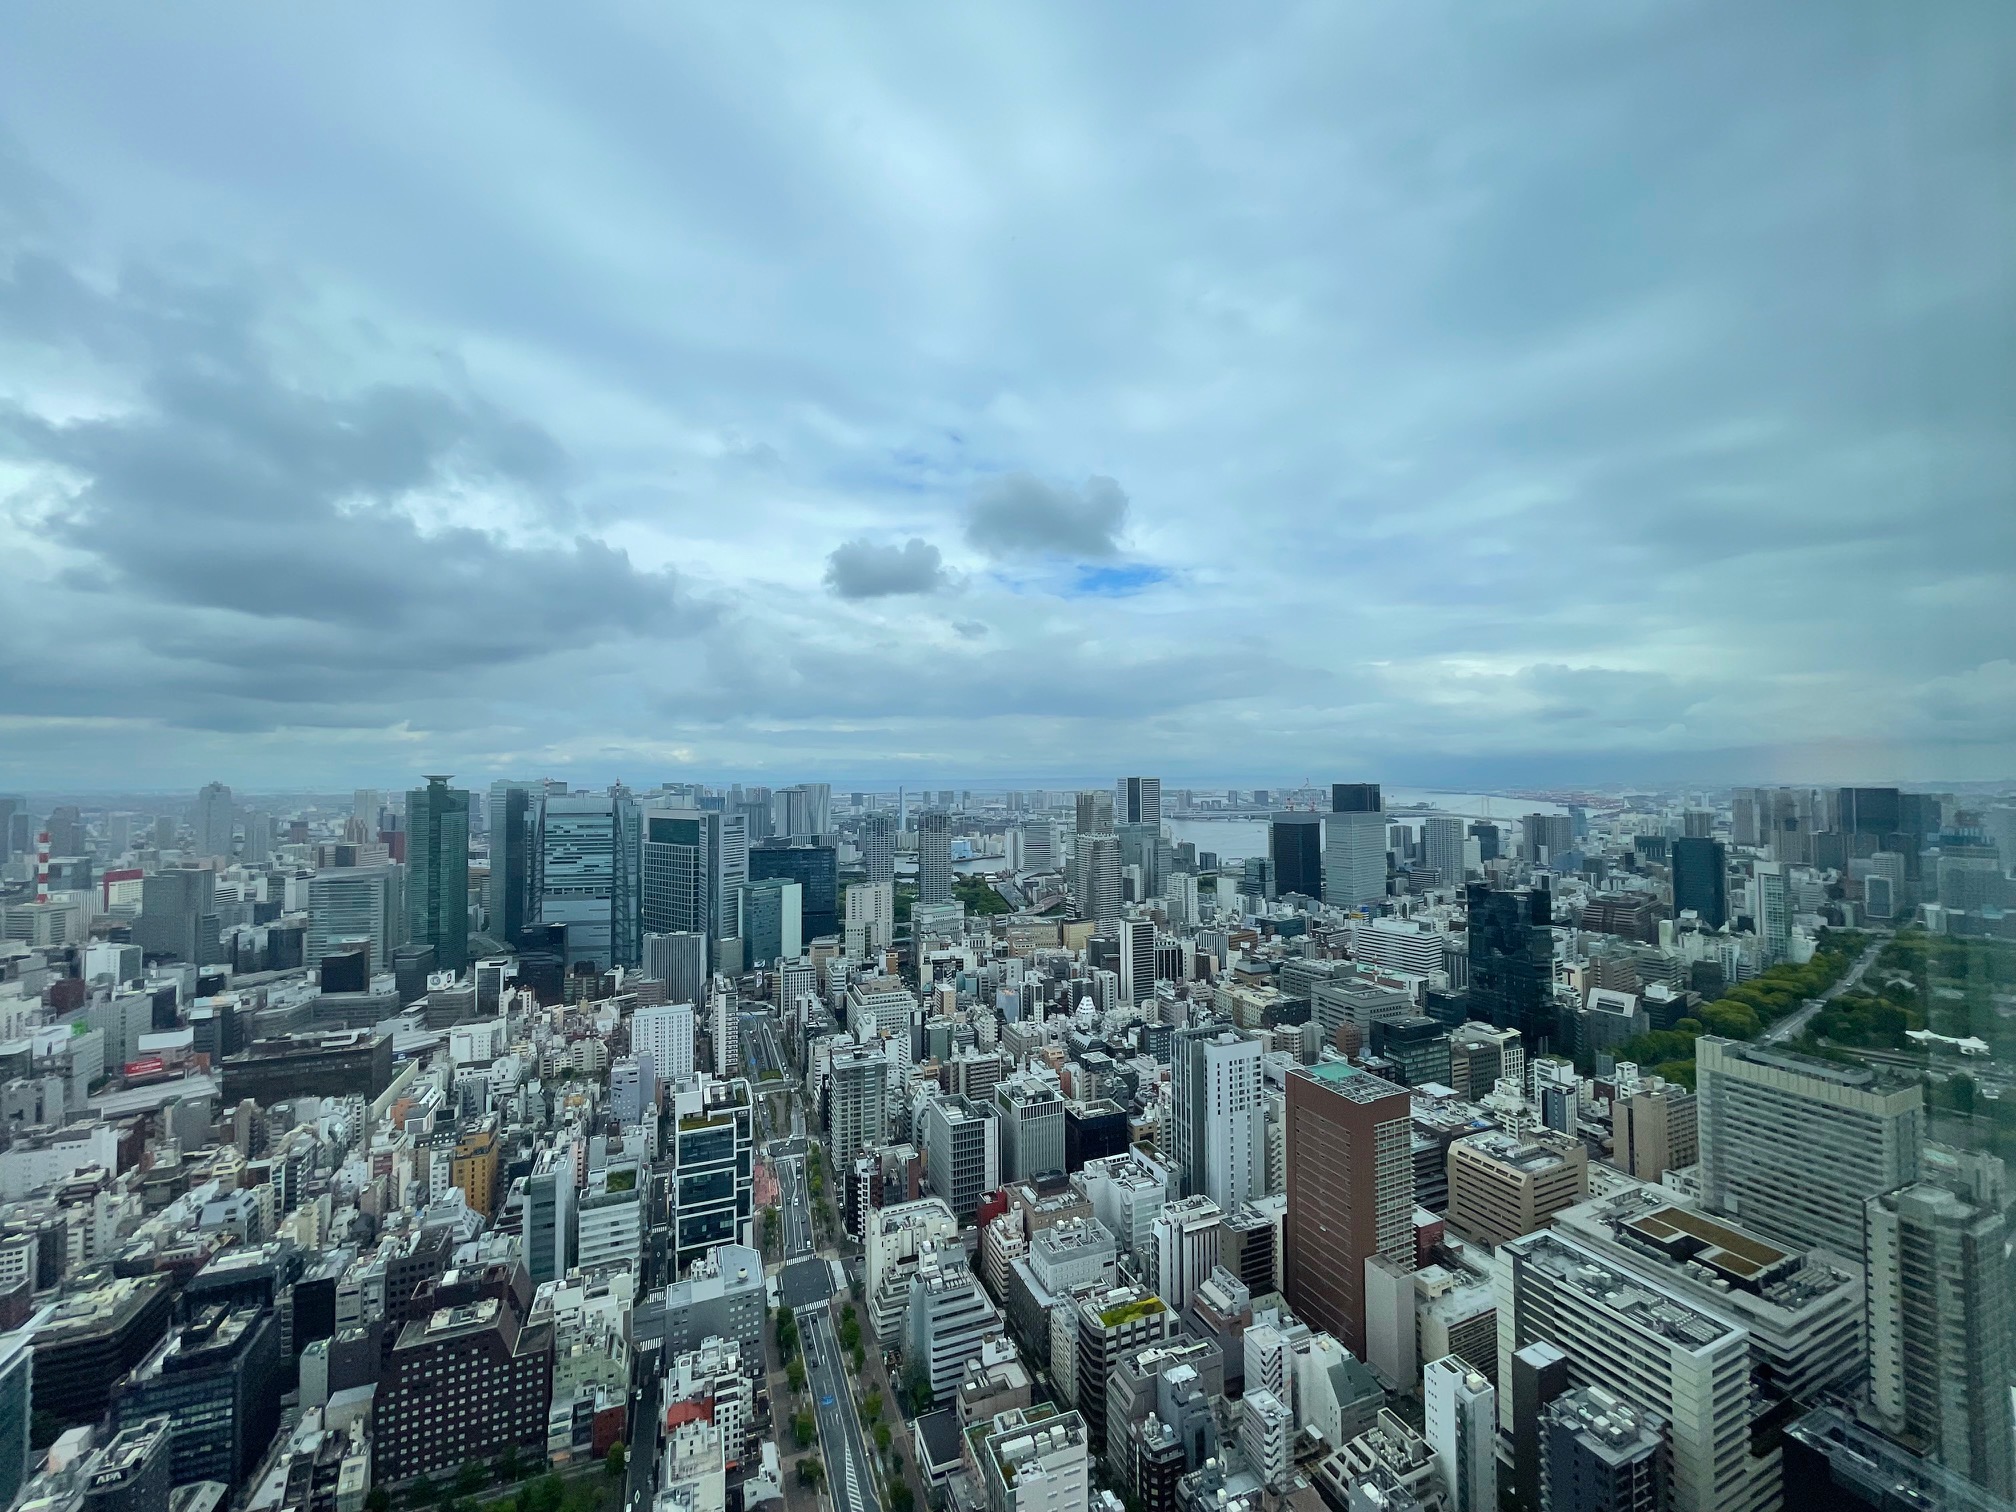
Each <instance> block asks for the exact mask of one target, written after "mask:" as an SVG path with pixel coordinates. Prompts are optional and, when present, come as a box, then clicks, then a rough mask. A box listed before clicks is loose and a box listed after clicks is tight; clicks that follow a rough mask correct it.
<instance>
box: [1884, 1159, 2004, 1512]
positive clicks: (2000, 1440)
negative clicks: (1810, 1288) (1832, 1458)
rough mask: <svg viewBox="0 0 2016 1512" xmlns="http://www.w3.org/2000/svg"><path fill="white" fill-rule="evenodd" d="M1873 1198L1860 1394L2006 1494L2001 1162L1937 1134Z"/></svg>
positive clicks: (1958, 1467) (1944, 1460) (1950, 1462)
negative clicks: (1865, 1387) (1907, 1182)
mask: <svg viewBox="0 0 2016 1512" xmlns="http://www.w3.org/2000/svg"><path fill="white" fill-rule="evenodd" d="M1925 1166H1926V1176H1927V1179H1926V1180H1924V1181H1920V1182H1917V1183H1915V1184H1913V1185H1911V1186H1908V1187H1903V1188H1901V1189H1899V1190H1898V1191H1895V1192H1886V1193H1884V1194H1883V1195H1882V1196H1879V1197H1872V1198H1870V1199H1869V1204H1868V1218H1869V1363H1870V1372H1869V1388H1870V1389H1869V1395H1870V1399H1871V1401H1872V1402H1873V1403H1874V1404H1875V1406H1876V1410H1877V1411H1878V1412H1879V1413H1881V1414H1882V1415H1883V1416H1884V1417H1885V1418H1886V1419H1888V1420H1889V1423H1890V1425H1891V1426H1892V1427H1893V1428H1894V1429H1897V1430H1899V1431H1902V1432H1904V1433H1907V1434H1910V1435H1912V1436H1914V1437H1916V1438H1919V1439H1922V1440H1924V1441H1925V1442H1926V1443H1928V1444H1930V1445H1931V1446H1932V1449H1933V1452H1934V1456H1935V1457H1936V1458H1937V1459H1938V1461H1939V1462H1940V1463H1941V1464H1942V1465H1945V1466H1946V1467H1947V1468H1948V1469H1949V1470H1954V1471H1957V1472H1959V1473H1960V1474H1962V1475H1964V1476H1966V1477H1967V1478H1968V1479H1969V1480H1971V1481H1973V1482H1974V1483H1975V1484H1976V1485H1979V1486H1982V1487H1985V1488H1986V1489H1987V1490H1989V1491H1992V1492H1994V1493H1995V1494H1996V1495H1997V1496H2001V1497H2004V1498H2007V1497H2009V1496H2010V1495H2011V1494H2012V1492H2011V1479H2012V1466H2011V1443H2010V1423H2009V1365H2010V1312H2011V1291H2012V1288H2016V1277H2012V1275H2011V1271H2010V1263H2009V1255H2008V1237H2009V1235H2008V1224H2007V1221H2006V1219H2005V1217H2004V1209H2005V1206H2006V1198H2007V1193H2006V1190H2005V1181H2004V1177H2003V1171H2002V1162H2001V1161H1999V1160H1996V1159H1995V1158H1994V1157H1993V1156H1987V1155H1973V1154H1966V1155H1962V1154H1959V1153H1958V1152H1955V1151H1948V1150H1945V1149H1944V1148H1943V1147H1941V1146H1938V1145H1932V1146H1928V1147H1927V1149H1926V1151H1925Z"/></svg>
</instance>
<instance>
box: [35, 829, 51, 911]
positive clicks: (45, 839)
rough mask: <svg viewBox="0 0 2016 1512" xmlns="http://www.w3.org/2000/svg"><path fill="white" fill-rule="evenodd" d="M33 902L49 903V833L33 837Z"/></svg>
mask: <svg viewBox="0 0 2016 1512" xmlns="http://www.w3.org/2000/svg"><path fill="white" fill-rule="evenodd" d="M35 901H36V902H37V903H47V902H48V901H49V831H47V830H46V829H45V830H44V831H42V833H41V834H39V835H37V836H36V837H35Z"/></svg>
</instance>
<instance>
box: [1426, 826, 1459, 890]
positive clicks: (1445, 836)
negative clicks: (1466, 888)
mask: <svg viewBox="0 0 2016 1512" xmlns="http://www.w3.org/2000/svg"><path fill="white" fill-rule="evenodd" d="M1463 841H1464V834H1463V821H1462V820H1461V819H1454V818H1451V817H1449V816H1448V815H1446V814H1431V815H1429V817H1428V819H1427V821H1426V822H1425V823H1423V825H1422V826H1421V852H1422V858H1423V859H1424V860H1426V861H1427V863H1428V864H1429V865H1430V866H1431V867H1433V868H1434V869H1435V872H1436V880H1437V881H1438V883H1439V884H1440V885H1441V886H1443V887H1458V888H1460V887H1461V886H1462V885H1463V879H1464V877H1465V875H1466V874H1467V873H1466V869H1465V867H1464V865H1463Z"/></svg>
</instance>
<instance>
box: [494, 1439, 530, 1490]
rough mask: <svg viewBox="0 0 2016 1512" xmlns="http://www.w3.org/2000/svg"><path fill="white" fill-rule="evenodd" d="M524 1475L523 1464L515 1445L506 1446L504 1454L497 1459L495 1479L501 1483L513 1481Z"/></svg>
mask: <svg viewBox="0 0 2016 1512" xmlns="http://www.w3.org/2000/svg"><path fill="white" fill-rule="evenodd" d="M524 1473H525V1463H524V1461H523V1460H522V1459H520V1458H519V1455H518V1446H517V1445H516V1444H506V1445H505V1446H504V1452H503V1453H502V1454H501V1455H499V1456H498V1458H497V1478H498V1479H499V1480H501V1481H506V1482H509V1481H515V1480H516V1479H518V1477H519V1476H521V1475H523V1474H524Z"/></svg>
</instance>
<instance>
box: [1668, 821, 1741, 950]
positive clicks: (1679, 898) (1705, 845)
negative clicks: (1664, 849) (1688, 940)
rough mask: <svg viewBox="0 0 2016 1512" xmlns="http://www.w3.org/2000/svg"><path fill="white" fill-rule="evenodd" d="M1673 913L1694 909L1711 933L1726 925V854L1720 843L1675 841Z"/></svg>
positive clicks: (1727, 859)
mask: <svg viewBox="0 0 2016 1512" xmlns="http://www.w3.org/2000/svg"><path fill="white" fill-rule="evenodd" d="M1671 855H1672V857H1673V912H1674V914H1675V915H1676V916H1678V915H1679V914H1682V913H1684V912H1686V911H1687V910H1688V909H1690V908H1691V909H1693V910H1694V912H1695V913H1697V914H1699V915H1700V916H1701V922H1702V923H1703V924H1705V925H1707V926H1708V927H1709V928H1710V929H1720V928H1722V926H1723V925H1725V924H1727V923H1728V922H1729V853H1728V851H1727V850H1726V849H1725V848H1724V846H1723V844H1722V842H1721V841H1720V840H1704V839H1701V838H1699V837H1689V838H1686V839H1681V840H1675V841H1674V842H1673V848H1672V851H1671Z"/></svg>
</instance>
